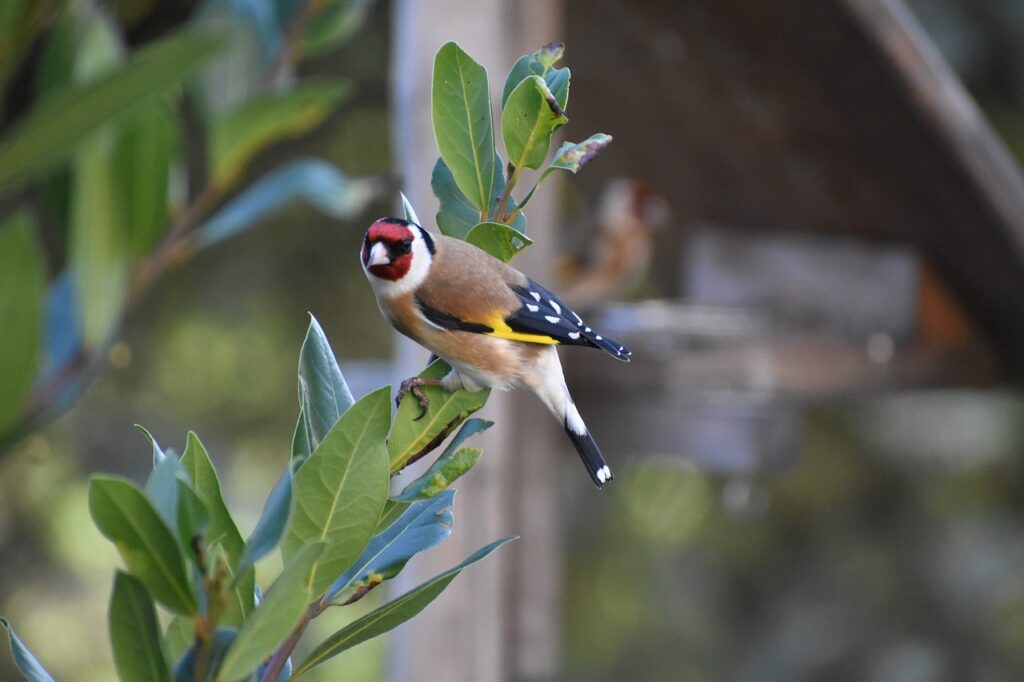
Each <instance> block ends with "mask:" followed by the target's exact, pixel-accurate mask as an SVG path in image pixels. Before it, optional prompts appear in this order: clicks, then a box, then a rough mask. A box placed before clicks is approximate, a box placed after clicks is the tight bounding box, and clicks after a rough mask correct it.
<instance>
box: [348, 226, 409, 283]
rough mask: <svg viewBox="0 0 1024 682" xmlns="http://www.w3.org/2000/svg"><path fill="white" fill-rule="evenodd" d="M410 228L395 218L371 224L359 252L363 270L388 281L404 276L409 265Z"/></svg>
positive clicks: (395, 280)
mask: <svg viewBox="0 0 1024 682" xmlns="http://www.w3.org/2000/svg"><path fill="white" fill-rule="evenodd" d="M413 229H415V228H412V227H411V226H410V224H409V223H406V222H405V221H403V220H398V219H396V218H382V219H380V220H378V221H377V222H375V223H374V224H373V225H370V229H369V230H367V231H366V237H365V238H364V239H363V250H362V252H361V253H360V258H361V259H362V261H363V267H364V268H366V271H367V272H369V273H370V274H371V275H373V276H374V277H379V278H381V279H385V280H388V281H389V282H397V281H398V280H400V279H402V278H403V277H405V274H406V273H407V272H409V268H410V267H411V266H412V258H413V254H412V244H413V241H414V239H415V235H414V234H413Z"/></svg>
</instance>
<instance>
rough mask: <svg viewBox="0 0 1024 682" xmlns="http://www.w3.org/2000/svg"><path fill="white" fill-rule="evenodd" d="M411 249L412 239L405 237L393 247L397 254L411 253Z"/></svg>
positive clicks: (392, 250)
mask: <svg viewBox="0 0 1024 682" xmlns="http://www.w3.org/2000/svg"><path fill="white" fill-rule="evenodd" d="M411 249H412V240H411V239H403V240H402V241H400V242H398V243H397V244H395V245H394V246H393V247H391V253H392V254H393V255H395V256H404V255H405V254H407V253H409V251H410V250H411Z"/></svg>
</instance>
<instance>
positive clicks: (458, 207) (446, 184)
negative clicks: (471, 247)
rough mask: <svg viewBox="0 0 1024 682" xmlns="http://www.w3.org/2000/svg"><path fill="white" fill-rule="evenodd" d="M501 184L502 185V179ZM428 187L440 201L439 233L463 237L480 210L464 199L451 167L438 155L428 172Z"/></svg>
mask: <svg viewBox="0 0 1024 682" xmlns="http://www.w3.org/2000/svg"><path fill="white" fill-rule="evenodd" d="M499 171H500V169H499ZM502 184H503V185H504V180H502ZM430 189H431V190H433V192H434V196H435V197H437V199H438V201H440V202H441V206H440V209H439V210H438V212H437V227H438V229H439V230H441V234H446V235H448V236H449V237H457V238H458V239H465V238H466V235H467V234H469V231H470V230H471V229H473V226H474V225H476V224H477V223H478V222H479V221H480V211H478V210H477V209H476V208H474V207H473V205H472V204H471V203H469V200H468V199H466V195H464V194H463V193H462V190H460V189H459V186H458V185H456V184H455V177H454V176H453V175H452V171H451V169H450V168H448V166H447V165H446V164H445V162H444V159H442V158H440V157H438V159H437V163H435V164H434V171H433V172H432V173H431V174H430Z"/></svg>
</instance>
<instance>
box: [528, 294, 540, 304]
mask: <svg viewBox="0 0 1024 682" xmlns="http://www.w3.org/2000/svg"><path fill="white" fill-rule="evenodd" d="M530 296H533V298H534V300H535V301H537V303H540V294H538V293H537V292H536V291H531V292H530Z"/></svg>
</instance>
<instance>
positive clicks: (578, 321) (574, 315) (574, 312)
mask: <svg viewBox="0 0 1024 682" xmlns="http://www.w3.org/2000/svg"><path fill="white" fill-rule="evenodd" d="M569 312H570V313H572V316H573V317H575V318H576V324H583V318H582V317H580V316H579V315H577V314H576V311H574V310H570V311H569Z"/></svg>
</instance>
